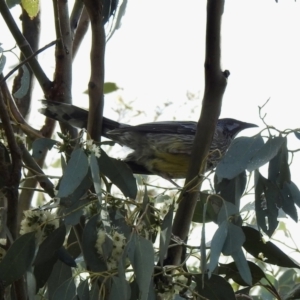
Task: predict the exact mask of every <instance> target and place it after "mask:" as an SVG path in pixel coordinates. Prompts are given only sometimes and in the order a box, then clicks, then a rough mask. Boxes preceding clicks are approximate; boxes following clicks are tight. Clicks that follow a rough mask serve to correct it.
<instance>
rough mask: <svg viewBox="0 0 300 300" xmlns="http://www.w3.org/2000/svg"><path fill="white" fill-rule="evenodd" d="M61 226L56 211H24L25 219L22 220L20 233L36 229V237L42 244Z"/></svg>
mask: <svg viewBox="0 0 300 300" xmlns="http://www.w3.org/2000/svg"><path fill="white" fill-rule="evenodd" d="M58 226H59V220H58V218H57V215H56V213H51V212H50V211H41V210H26V211H24V219H23V220H22V222H21V229H20V234H25V233H28V232H33V231H36V235H35V236H36V239H37V242H38V244H40V243H41V242H42V241H43V240H44V239H45V238H46V237H47V236H49V235H50V234H51V233H52V232H53V231H54V230H55V229H56V228H58Z"/></svg>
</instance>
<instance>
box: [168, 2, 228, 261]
mask: <svg viewBox="0 0 300 300" xmlns="http://www.w3.org/2000/svg"><path fill="white" fill-rule="evenodd" d="M223 10H224V0H208V1H207V21H206V55H205V90H204V96H203V102H202V110H201V115H200V119H199V121H198V125H197V132H196V136H195V140H194V145H193V149H192V154H191V159H190V165H189V169H188V173H187V178H186V182H185V183H186V184H187V183H191V184H190V185H189V191H183V192H182V194H181V199H182V200H181V202H180V204H179V207H178V210H177V213H176V216H175V219H174V224H173V234H174V235H176V236H178V237H179V238H180V239H181V240H186V238H187V236H188V233H189V228H190V224H191V221H192V217H193V213H194V210H195V206H196V202H197V198H198V194H199V188H201V183H202V182H201V177H200V176H199V174H204V172H205V167H206V157H207V154H208V151H209V148H210V145H211V142H212V139H213V135H214V132H215V128H216V124H217V121H218V118H219V115H220V112H221V106H222V98H223V94H224V92H225V88H226V84H227V80H226V76H225V74H224V73H223V72H222V70H221V17H222V14H223ZM195 178H196V179H195ZM182 251H183V248H182V246H177V247H172V248H170V251H169V253H168V258H167V261H168V263H170V264H174V265H178V264H179V263H180V260H181V256H182Z"/></svg>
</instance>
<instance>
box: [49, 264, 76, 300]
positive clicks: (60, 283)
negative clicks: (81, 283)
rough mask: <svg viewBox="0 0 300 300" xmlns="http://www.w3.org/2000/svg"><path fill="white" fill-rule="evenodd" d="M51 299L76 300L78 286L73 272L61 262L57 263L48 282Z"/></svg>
mask: <svg viewBox="0 0 300 300" xmlns="http://www.w3.org/2000/svg"><path fill="white" fill-rule="evenodd" d="M48 294H49V299H59V300H70V299H75V298H74V297H75V295H76V286H75V283H74V278H73V274H72V270H71V268H70V267H69V266H67V265H65V264H64V263H62V262H61V261H59V260H58V261H57V262H56V264H55V265H54V267H53V271H52V273H51V276H50V277H49V280H48Z"/></svg>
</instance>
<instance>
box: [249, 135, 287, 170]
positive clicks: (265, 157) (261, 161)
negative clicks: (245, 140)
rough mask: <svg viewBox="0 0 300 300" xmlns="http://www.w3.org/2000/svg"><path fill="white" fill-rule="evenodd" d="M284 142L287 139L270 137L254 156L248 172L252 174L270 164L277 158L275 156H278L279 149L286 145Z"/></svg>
mask: <svg viewBox="0 0 300 300" xmlns="http://www.w3.org/2000/svg"><path fill="white" fill-rule="evenodd" d="M284 140H285V138H283V137H282V136H277V137H269V139H268V140H267V142H266V143H265V144H264V146H263V147H261V148H260V149H259V151H257V152H256V153H255V155H254V156H252V158H251V159H250V161H249V162H248V165H247V170H248V171H249V172H252V171H254V170H256V169H258V168H260V167H261V166H263V165H265V164H266V163H267V162H269V161H270V160H271V159H272V158H273V157H275V155H277V153H278V151H279V149H280V148H281V146H282V144H283V143H284Z"/></svg>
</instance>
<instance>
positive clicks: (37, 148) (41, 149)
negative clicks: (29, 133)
mask: <svg viewBox="0 0 300 300" xmlns="http://www.w3.org/2000/svg"><path fill="white" fill-rule="evenodd" d="M56 144H57V141H55V140H52V139H47V138H41V139H36V140H34V141H33V143H32V157H33V158H34V159H40V158H42V157H43V155H44V154H45V153H46V151H48V150H51V149H52V147H53V146H54V145H56Z"/></svg>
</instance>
